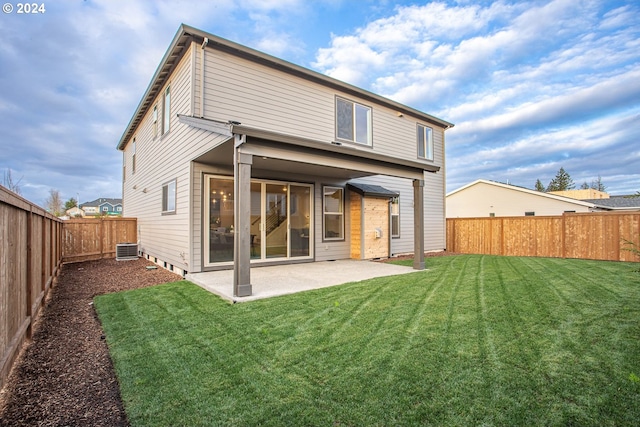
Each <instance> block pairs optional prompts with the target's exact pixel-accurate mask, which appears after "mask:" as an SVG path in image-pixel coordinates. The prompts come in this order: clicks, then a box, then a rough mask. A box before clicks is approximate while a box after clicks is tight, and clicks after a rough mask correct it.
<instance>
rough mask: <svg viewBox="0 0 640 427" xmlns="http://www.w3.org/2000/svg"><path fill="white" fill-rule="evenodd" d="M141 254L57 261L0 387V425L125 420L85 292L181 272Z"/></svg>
mask: <svg viewBox="0 0 640 427" xmlns="http://www.w3.org/2000/svg"><path fill="white" fill-rule="evenodd" d="M152 265H154V264H152V263H150V262H149V261H147V260H145V259H142V258H141V259H138V260H137V261H116V260H114V259H108V260H106V259H105V260H100V261H87V262H82V263H74V264H65V265H63V266H62V269H61V272H60V275H59V276H58V279H57V283H56V284H55V285H54V287H53V289H51V291H50V292H49V296H48V298H47V301H46V303H45V307H43V309H42V311H41V316H40V318H39V319H38V320H37V321H36V323H35V325H34V328H33V337H32V340H31V342H30V343H28V344H26V345H25V347H24V348H23V350H22V354H21V355H20V357H19V358H18V360H17V362H16V364H15V365H14V368H13V370H12V372H11V374H10V376H9V379H8V382H7V385H6V387H4V389H3V390H2V392H0V426H109V427H113V426H128V425H129V423H128V421H127V416H126V414H125V412H124V408H123V406H122V401H121V399H120V390H119V387H118V382H117V379H116V376H115V372H114V369H113V365H112V363H111V359H110V357H109V350H108V348H107V345H106V343H105V340H104V336H103V333H102V327H101V326H100V322H99V321H98V318H97V315H96V312H95V310H94V308H93V297H94V296H96V295H100V294H105V293H110V292H118V291H122V290H126V289H134V288H142V287H146V286H152V285H156V284H160V283H165V282H173V281H176V280H180V279H181V277H180V276H178V275H176V274H174V273H171V272H169V271H167V270H165V269H163V268H157V269H155V270H147V268H146V267H147V266H152Z"/></svg>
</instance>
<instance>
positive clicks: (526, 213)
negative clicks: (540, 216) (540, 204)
mask: <svg viewBox="0 0 640 427" xmlns="http://www.w3.org/2000/svg"><path fill="white" fill-rule="evenodd" d="M524 216H536V213H535V212H525V213H524Z"/></svg>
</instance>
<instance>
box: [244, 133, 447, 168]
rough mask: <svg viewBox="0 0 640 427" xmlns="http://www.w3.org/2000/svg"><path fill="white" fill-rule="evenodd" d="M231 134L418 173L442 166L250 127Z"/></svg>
mask: <svg viewBox="0 0 640 427" xmlns="http://www.w3.org/2000/svg"><path fill="white" fill-rule="evenodd" d="M231 132H232V133H234V134H239V135H246V136H249V137H254V138H259V139H263V140H269V141H277V142H280V143H284V144H289V145H294V146H298V147H305V148H311V149H314V150H321V151H325V152H330V153H336V154H340V155H344V156H347V157H359V158H363V159H367V160H373V161H376V162H383V163H388V164H391V165H394V166H399V167H402V168H406V169H412V170H416V171H418V170H419V171H424V172H431V173H436V172H438V171H439V170H440V166H436V165H432V164H429V163H422V162H417V161H413V160H406V159H399V158H396V157H391V156H387V155H384V154H379V153H376V152H374V151H373V150H371V149H358V148H355V147H352V146H345V145H336V144H333V143H328V142H321V141H316V140H313V139H307V138H301V137H297V136H292V135H288V134H283V133H279V132H273V131H269V130H265V129H258V128H253V127H249V126H242V125H233V126H231Z"/></svg>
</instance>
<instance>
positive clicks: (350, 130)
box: [336, 98, 372, 145]
mask: <svg viewBox="0 0 640 427" xmlns="http://www.w3.org/2000/svg"><path fill="white" fill-rule="evenodd" d="M336 138H337V139H343V140H346V141H352V142H357V143H359V144H366V145H371V141H372V139H371V108H370V107H367V106H364V105H362V104H358V103H356V102H351V101H347V100H346V99H342V98H336Z"/></svg>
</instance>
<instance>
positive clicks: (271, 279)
mask: <svg viewBox="0 0 640 427" xmlns="http://www.w3.org/2000/svg"><path fill="white" fill-rule="evenodd" d="M415 272H416V270H414V269H413V268H412V267H407V266H403V265H395V264H388V263H383V262H376V261H360V260H353V259H345V260H336V261H320V262H313V263H304V264H287V265H275V266H268V267H255V268H252V269H251V283H252V287H253V292H252V294H251V295H249V296H246V297H238V296H234V292H233V291H234V289H233V270H220V271H208V272H204V273H191V274H187V276H186V279H187V280H189V281H191V282H193V283H195V284H197V285H198V286H201V287H202V288H204V289H206V290H208V291H210V292H212V293H214V294H216V295H219V296H220V297H222V298H224V299H226V300H228V301H231V302H233V303H236V302H245V301H253V300H257V299H263V298H270V297H275V296H280V295H287V294H293V293H296V292H302V291H308V290H312V289H320V288H326V287H329V286H336V285H341V284H344V283H349V282H358V281H361V280H366V279H373V278H376V277H384V276H394V275H398V274H407V273H415Z"/></svg>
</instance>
